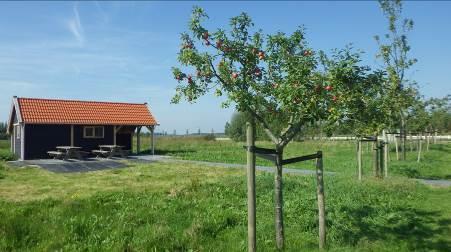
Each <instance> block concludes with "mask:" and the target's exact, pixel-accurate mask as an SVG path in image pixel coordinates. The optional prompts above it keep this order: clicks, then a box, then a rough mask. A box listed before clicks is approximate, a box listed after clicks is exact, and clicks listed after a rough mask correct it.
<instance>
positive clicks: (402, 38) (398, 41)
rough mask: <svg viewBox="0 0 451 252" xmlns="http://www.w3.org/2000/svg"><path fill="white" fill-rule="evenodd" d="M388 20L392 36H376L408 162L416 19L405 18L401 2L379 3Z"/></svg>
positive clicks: (395, 0) (380, 1)
mask: <svg viewBox="0 0 451 252" xmlns="http://www.w3.org/2000/svg"><path fill="white" fill-rule="evenodd" d="M379 4H380V7H381V9H382V12H383V14H384V16H385V17H386V18H387V20H388V33H386V34H385V35H384V36H383V37H382V38H381V37H379V36H376V37H375V39H376V41H377V43H378V45H379V53H378V55H377V56H378V57H379V58H381V59H382V61H383V63H384V65H385V69H386V72H387V75H388V81H389V83H390V88H389V89H387V90H386V92H387V94H388V95H390V96H391V100H392V104H393V106H394V111H393V112H394V113H393V116H396V118H398V120H400V133H401V137H402V138H401V140H402V159H403V160H405V159H406V113H407V111H408V109H409V107H410V106H411V105H412V103H411V102H412V100H411V99H409V98H410V97H409V95H410V90H409V88H408V86H407V84H409V81H408V80H407V78H406V74H407V70H408V69H409V68H410V67H412V65H413V64H415V63H416V62H417V60H416V59H415V58H410V57H409V52H410V50H411V47H410V45H409V43H408V40H407V33H408V32H409V31H411V30H412V28H413V20H412V19H407V18H405V19H403V18H402V2H401V0H379Z"/></svg>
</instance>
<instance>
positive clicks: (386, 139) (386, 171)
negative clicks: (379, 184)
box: [382, 130, 388, 177]
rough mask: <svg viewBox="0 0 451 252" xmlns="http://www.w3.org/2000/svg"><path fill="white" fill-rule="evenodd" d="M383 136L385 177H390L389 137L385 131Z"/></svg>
mask: <svg viewBox="0 0 451 252" xmlns="http://www.w3.org/2000/svg"><path fill="white" fill-rule="evenodd" d="M382 134H383V136H384V149H383V150H384V177H388V137H387V134H386V133H385V130H384V131H383V133H382Z"/></svg>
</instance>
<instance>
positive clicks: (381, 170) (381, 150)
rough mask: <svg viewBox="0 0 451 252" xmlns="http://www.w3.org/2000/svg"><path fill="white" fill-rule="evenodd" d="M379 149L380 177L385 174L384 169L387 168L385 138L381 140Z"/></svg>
mask: <svg viewBox="0 0 451 252" xmlns="http://www.w3.org/2000/svg"><path fill="white" fill-rule="evenodd" d="M377 150H378V152H379V153H378V154H379V166H378V169H377V171H378V174H377V176H378V177H379V178H382V177H383V174H384V170H385V167H384V141H383V140H382V141H379V146H378V148H377Z"/></svg>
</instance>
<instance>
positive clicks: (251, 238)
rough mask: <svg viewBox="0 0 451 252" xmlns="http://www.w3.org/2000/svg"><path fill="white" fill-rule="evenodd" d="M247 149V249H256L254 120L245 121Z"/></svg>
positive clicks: (252, 251) (250, 251) (253, 251)
mask: <svg viewBox="0 0 451 252" xmlns="http://www.w3.org/2000/svg"><path fill="white" fill-rule="evenodd" d="M246 140H247V141H246V144H247V146H248V151H247V238H248V251H249V252H255V250H256V244H257V239H256V203H255V202H256V197H255V153H253V152H251V151H250V150H251V149H253V148H254V147H255V122H254V121H250V122H247V123H246Z"/></svg>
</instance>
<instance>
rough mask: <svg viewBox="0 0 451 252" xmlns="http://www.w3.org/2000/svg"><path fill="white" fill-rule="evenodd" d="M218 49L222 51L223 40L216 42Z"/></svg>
mask: <svg viewBox="0 0 451 252" xmlns="http://www.w3.org/2000/svg"><path fill="white" fill-rule="evenodd" d="M216 47H217V48H218V49H221V47H222V41H221V40H218V41H216Z"/></svg>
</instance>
